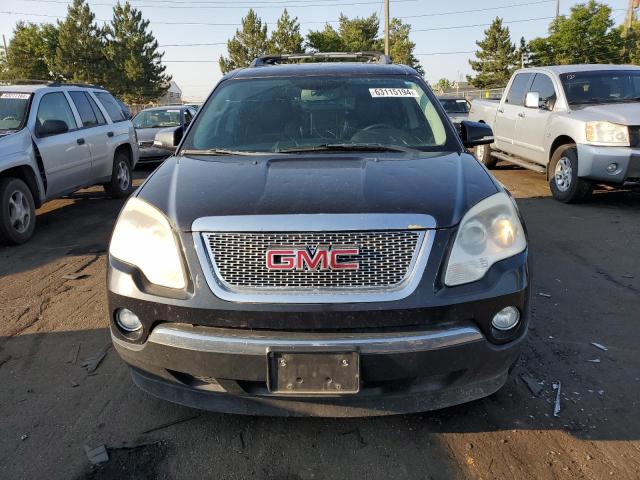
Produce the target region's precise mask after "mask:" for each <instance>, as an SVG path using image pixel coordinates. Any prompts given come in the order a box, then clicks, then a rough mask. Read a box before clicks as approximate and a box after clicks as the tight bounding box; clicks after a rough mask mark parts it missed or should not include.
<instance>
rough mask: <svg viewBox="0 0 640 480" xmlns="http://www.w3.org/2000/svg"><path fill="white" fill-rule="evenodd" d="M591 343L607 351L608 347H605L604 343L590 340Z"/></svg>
mask: <svg viewBox="0 0 640 480" xmlns="http://www.w3.org/2000/svg"><path fill="white" fill-rule="evenodd" d="M591 345H593V346H594V347H596V348H599V349H600V350H602V351H603V352H607V351H609V349H608V348H607V347H605V346H604V345H602V344H601V343H597V342H591Z"/></svg>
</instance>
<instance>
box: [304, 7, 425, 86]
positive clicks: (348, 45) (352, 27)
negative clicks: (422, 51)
mask: <svg viewBox="0 0 640 480" xmlns="http://www.w3.org/2000/svg"><path fill="white" fill-rule="evenodd" d="M379 30H380V21H379V20H378V16H377V15H376V14H373V15H371V16H369V17H365V18H352V19H350V18H348V17H346V16H345V15H340V20H339V23H338V29H337V30H336V29H335V28H333V27H332V26H331V25H328V24H327V25H325V27H324V29H323V30H316V31H313V30H312V31H310V32H309V33H308V34H307V46H308V47H309V48H310V49H311V50H314V51H317V52H362V51H372V50H375V51H381V50H384V39H383V38H382V37H380V36H379V35H378V34H379ZM410 32H411V27H410V26H409V25H407V24H404V23H402V22H401V21H400V20H399V19H397V18H393V19H392V20H391V22H390V24H389V50H390V51H389V53H390V56H391V59H392V60H393V61H394V62H395V63H403V64H405V65H409V66H412V67H414V68H415V69H416V70H417V71H418V72H419V73H420V74H423V73H424V71H423V69H422V66H421V65H420V62H418V59H417V58H415V56H414V54H413V51H414V49H415V46H416V45H415V43H414V42H412V41H411V40H410V39H409V34H410Z"/></svg>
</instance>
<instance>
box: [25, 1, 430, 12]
mask: <svg viewBox="0 0 640 480" xmlns="http://www.w3.org/2000/svg"><path fill="white" fill-rule="evenodd" d="M23 1H25V2H35V3H57V4H64V5H70V4H69V2H68V1H67V0H23ZM145 1H154V0H145ZM307 1H309V0H293V3H283V2H282V0H280V3H279V4H277V5H276V4H269V5H256V2H253V3H252V4H249V3H247V4H243V5H238V4H237V3H234V4H233V5H229V4H228V3H227V4H216V5H184V6H182V5H175V4H172V5H136V7H137V8H166V9H183V10H184V9H186V10H192V9H198V10H201V9H205V8H206V9H225V10H228V9H231V8H235V9H247V8H249V7H250V8H253V9H254V10H257V9H266V8H278V9H280V8H294V7H305V8H307V7H347V6H356V5H378V0H359V1H355V2H348V3H335V2H336V0H333V2H334V3H317V2H318V1H322V0H314V1H315V2H316V3H305V2H307ZM395 1H396V2H397V3H400V2H402V3H407V2H417V1H418V0H395ZM90 5H93V6H103V7H115V4H113V3H97V2H94V3H91V4H90Z"/></svg>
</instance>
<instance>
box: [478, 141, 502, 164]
mask: <svg viewBox="0 0 640 480" xmlns="http://www.w3.org/2000/svg"><path fill="white" fill-rule="evenodd" d="M475 154H476V158H477V159H478V161H479V162H480V163H482V164H483V165H484V166H485V167H487V168H493V167H495V166H496V163H498V161H497V160H496V159H495V158H493V157H492V156H491V145H478V146H477V147H476V148H475Z"/></svg>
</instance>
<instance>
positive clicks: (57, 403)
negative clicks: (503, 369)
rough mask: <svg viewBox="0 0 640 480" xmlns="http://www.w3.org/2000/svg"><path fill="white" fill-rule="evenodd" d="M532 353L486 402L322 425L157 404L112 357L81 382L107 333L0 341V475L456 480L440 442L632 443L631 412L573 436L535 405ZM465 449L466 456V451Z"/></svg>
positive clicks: (574, 429)
mask: <svg viewBox="0 0 640 480" xmlns="http://www.w3.org/2000/svg"><path fill="white" fill-rule="evenodd" d="M528 343H529V344H528V345H527V347H526V348H525V353H524V357H523V359H522V360H521V362H520V365H519V366H518V367H517V368H516V370H515V371H514V372H513V374H512V376H511V377H510V379H509V381H508V382H507V384H506V385H505V387H504V388H503V389H502V390H500V391H499V392H498V393H496V394H494V395H492V396H490V397H488V398H486V399H483V400H478V401H475V402H471V403H468V404H464V405H460V406H456V407H451V408H446V409H443V410H439V411H433V412H427V413H421V414H411V415H396V416H387V417H368V418H346V419H322V418H282V417H250V416H240V415H225V414H218V413H212V412H206V411H198V410H194V409H191V408H187V407H182V406H179V405H175V404H172V403H168V402H165V401H163V400H159V399H156V398H154V397H151V396H149V395H147V394H146V393H144V392H142V391H140V390H139V389H138V388H137V387H135V386H134V385H133V383H132V382H131V380H130V378H129V375H128V370H127V368H126V367H125V365H124V364H123V362H122V361H121V360H120V358H119V357H118V356H117V354H116V352H115V351H114V350H113V348H111V349H109V350H108V351H107V354H106V356H105V358H104V359H103V361H102V362H101V363H100V364H99V366H98V368H97V369H96V371H95V373H94V374H91V375H89V374H87V371H86V369H85V368H84V367H83V366H82V364H83V363H84V361H85V360H86V359H91V358H92V357H95V356H96V354H98V353H99V352H101V351H102V350H103V349H104V347H105V346H107V345H109V334H108V330H107V329H96V330H81V331H74V332H51V333H36V334H28V335H21V336H18V337H13V338H10V339H9V338H7V337H0V384H2V385H3V400H2V406H3V409H2V411H3V420H2V424H3V435H2V438H0V476H3V475H5V476H4V478H28V477H31V476H32V475H29V474H25V473H28V472H30V471H31V470H29V468H30V467H29V462H30V459H35V458H38V462H40V463H41V464H42V465H47V466H51V468H49V467H47V468H48V470H49V471H50V473H51V474H52V478H59V477H65V478H70V476H69V470H65V468H71V467H73V469H75V471H76V472H78V471H83V472H85V473H86V478H136V479H138V478H177V477H180V478H201V477H203V476H204V477H207V478H227V477H226V475H225V473H229V472H233V473H234V475H233V478H247V477H251V476H254V477H256V478H281V479H303V478H356V476H357V477H358V478H385V479H388V478H416V474H417V472H419V475H418V476H419V478H461V477H462V476H464V474H463V472H462V470H461V469H462V468H464V466H463V465H460V464H459V463H460V459H459V458H458V459H457V460H454V459H453V457H452V452H451V446H449V447H447V446H446V445H445V444H444V443H443V442H444V440H443V438H448V437H447V435H446V434H451V433H455V434H459V433H464V434H468V433H491V432H505V435H507V434H510V432H515V431H521V430H533V431H538V432H539V431H542V430H553V431H561V432H565V433H567V434H569V435H573V436H575V437H577V438H579V439H593V440H607V441H619V440H638V439H640V429H639V428H638V419H637V416H634V415H633V410H634V408H637V407H634V406H633V405H631V404H629V403H627V405H628V406H627V408H624V409H616V408H613V409H610V411H609V412H608V415H609V417H610V420H614V416H616V415H617V416H620V417H623V418H619V419H618V420H619V421H617V422H614V421H611V422H609V424H608V425H606V426H604V428H603V425H602V424H601V423H598V422H593V423H591V424H589V425H588V426H587V427H586V428H582V427H580V426H579V425H578V424H577V423H576V421H575V420H574V419H573V417H574V416H575V414H576V413H575V408H574V405H573V404H572V403H571V402H570V401H568V400H565V399H563V400H562V406H563V410H562V411H561V414H560V417H559V418H555V417H553V415H552V412H553V402H552V399H551V397H552V396H553V395H554V394H553V391H552V390H550V392H544V393H542V394H540V395H539V396H534V395H532V394H531V392H530V391H529V389H528V388H527V386H526V385H525V384H524V383H523V382H522V381H521V380H520V375H521V374H523V373H524V372H527V371H528V370H530V369H531V368H532V367H534V366H535V364H536V362H537V361H538V360H537V358H536V356H538V355H540V354H543V352H541V350H542V349H543V348H544V342H543V341H541V339H540V338H539V337H537V336H533V337H532V338H530V340H529V342H528ZM543 356H544V354H543ZM558 376H559V377H561V374H560V373H558ZM548 387H550V385H545V386H544V389H547V388H548ZM639 390H640V388H639V387H638V385H636V388H635V397H629V398H636V399H637V398H638V397H639V395H638V394H639V393H640V391H639ZM547 393H548V394H547ZM596 396H597V395H596ZM587 403H588V402H585V403H583V404H582V406H584V407H587V408H589V409H590V408H594V409H598V408H600V407H601V405H595V404H594V405H591V406H587ZM62 425H66V427H64V428H62V429H61V430H60V427H59V426H62ZM56 426H58V427H56ZM590 426H595V427H596V428H595V429H591V428H590ZM56 430H58V434H57V435H56V436H57V437H58V441H56V442H51V435H52V432H54V431H56ZM25 434H26V435H27V436H28V441H27V440H23V441H21V440H20V438H22V437H23V436H24V435H25ZM442 434H445V436H444V437H443V436H442ZM501 438H502V437H501ZM467 441H468V440H467ZM484 441H487V439H486V438H485V439H484ZM84 445H88V446H90V447H97V446H100V445H106V447H107V449H108V452H109V455H110V458H111V460H110V461H109V462H108V463H107V464H105V465H103V466H101V467H99V468H97V469H93V470H92V469H90V468H89V463H88V461H87V459H86V457H85V452H84V450H83V446H84ZM464 445H465V444H463V445H462V446H461V448H460V449H461V450H462V451H463V452H464V451H465V450H466V449H467V448H473V445H472V444H471V447H469V446H467V447H465V446H464ZM478 446H479V445H478ZM479 447H480V448H482V447H481V446H479ZM185 465H188V467H185ZM3 469H4V472H5V473H4V474H2V472H3ZM123 472H126V475H125V476H123ZM318 472H321V474H318ZM267 474H268V475H267ZM81 478H85V474H82V476H81Z"/></svg>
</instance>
